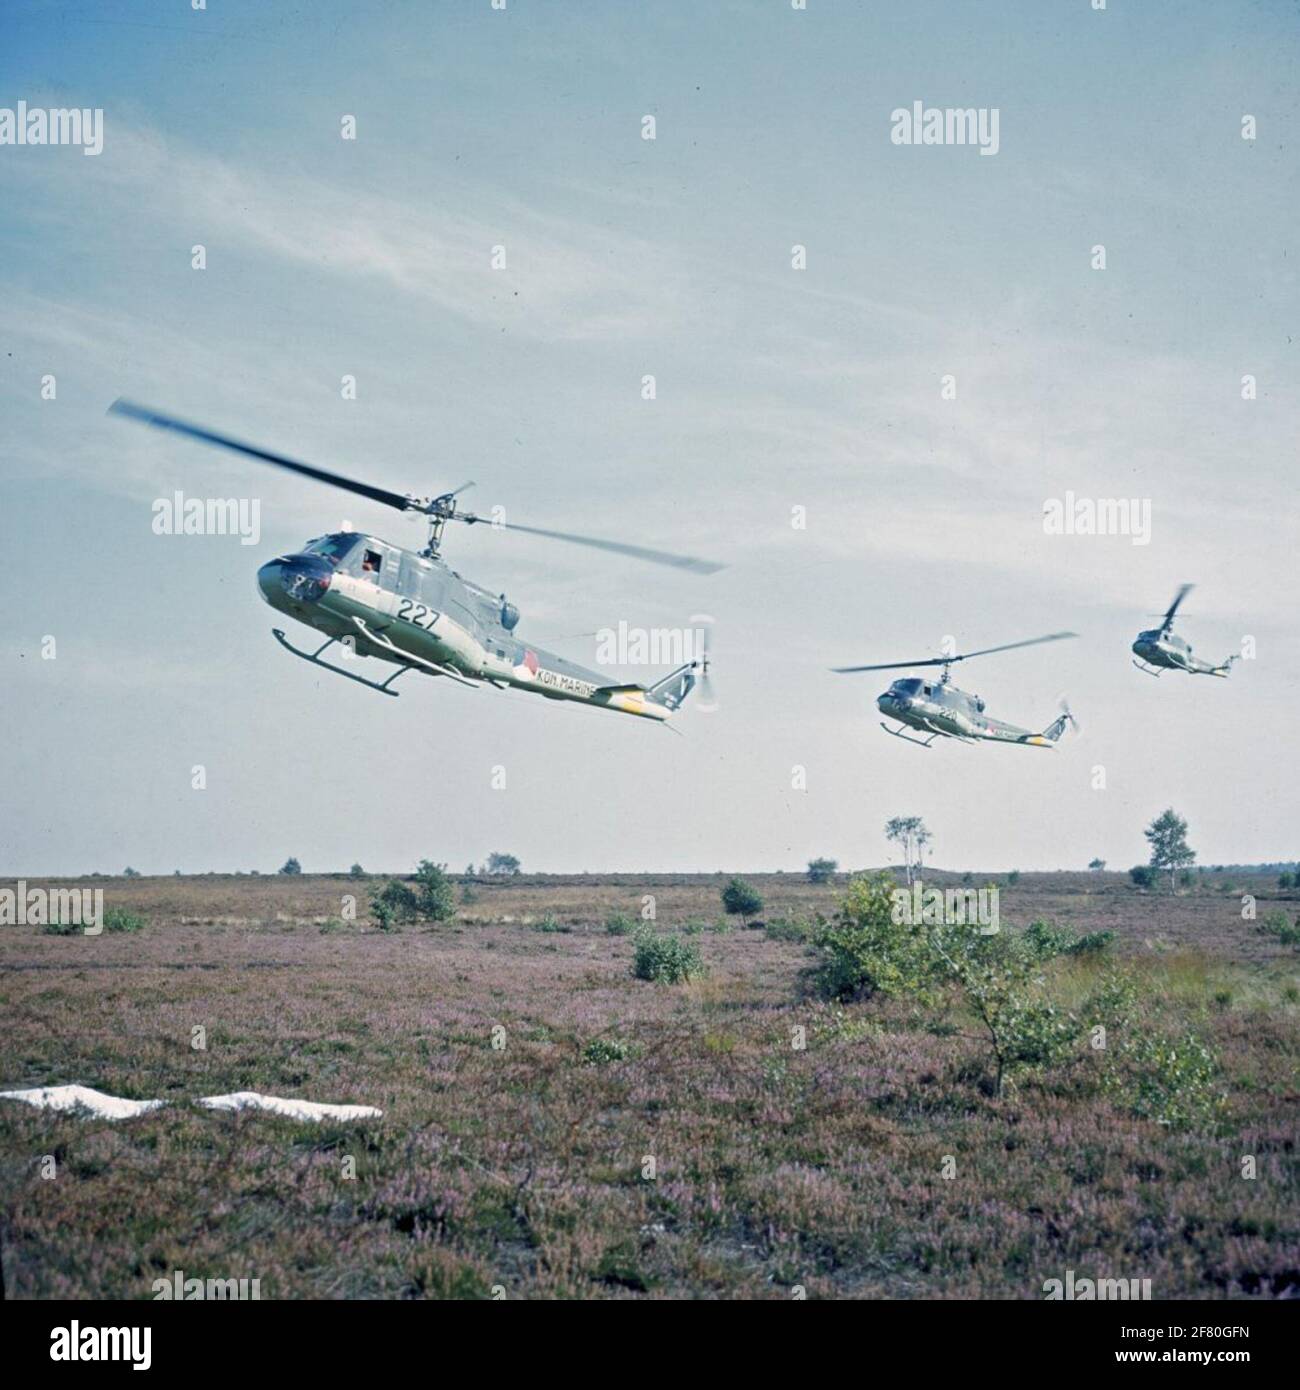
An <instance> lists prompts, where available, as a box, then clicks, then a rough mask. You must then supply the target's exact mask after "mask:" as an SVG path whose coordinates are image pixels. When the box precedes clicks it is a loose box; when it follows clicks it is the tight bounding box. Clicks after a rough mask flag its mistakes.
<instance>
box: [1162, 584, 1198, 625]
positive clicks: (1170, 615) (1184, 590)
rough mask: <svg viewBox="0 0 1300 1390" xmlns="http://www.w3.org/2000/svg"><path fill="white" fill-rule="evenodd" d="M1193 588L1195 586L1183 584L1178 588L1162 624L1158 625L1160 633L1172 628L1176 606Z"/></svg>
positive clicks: (1176, 610)
mask: <svg viewBox="0 0 1300 1390" xmlns="http://www.w3.org/2000/svg"><path fill="white" fill-rule="evenodd" d="M1195 587H1196V585H1195V584H1183V585H1181V586H1180V587H1179V590H1178V592H1177V593H1176V594H1175V595H1174V601H1173V602H1172V603H1171V604H1170V605H1169V611H1168V612H1167V613H1166V614H1165V618H1164V622H1162V623H1161V624H1160V630H1161V632H1168V631H1169V629H1170V628H1171V627H1172V626H1173V622H1174V614H1175V613H1177V612H1178V605H1179V604H1180V603H1182V601H1183V600H1184V599H1185V598H1186V597H1187V595H1188V594H1190V593H1191V592H1192V590H1193V589H1194V588H1195Z"/></svg>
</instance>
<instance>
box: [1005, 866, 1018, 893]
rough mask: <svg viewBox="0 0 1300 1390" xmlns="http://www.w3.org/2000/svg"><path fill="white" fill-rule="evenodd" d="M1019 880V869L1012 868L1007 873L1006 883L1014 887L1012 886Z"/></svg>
mask: <svg viewBox="0 0 1300 1390" xmlns="http://www.w3.org/2000/svg"><path fill="white" fill-rule="evenodd" d="M1019 882H1020V870H1019V869H1012V870H1011V872H1010V873H1009V874H1008V875H1007V884H1008V885H1009V886H1010V887H1012V888H1014V887H1015V886H1016V884H1017V883H1019Z"/></svg>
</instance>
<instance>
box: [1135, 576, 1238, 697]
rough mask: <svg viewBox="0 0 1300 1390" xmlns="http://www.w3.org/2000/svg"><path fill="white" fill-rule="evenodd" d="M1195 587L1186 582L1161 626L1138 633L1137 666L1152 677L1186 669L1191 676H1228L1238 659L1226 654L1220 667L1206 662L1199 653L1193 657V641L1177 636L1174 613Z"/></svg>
mask: <svg viewBox="0 0 1300 1390" xmlns="http://www.w3.org/2000/svg"><path fill="white" fill-rule="evenodd" d="M1195 587H1196V586H1195V585H1194V584H1184V585H1183V586H1182V587H1181V588H1180V589H1179V590H1178V592H1177V593H1176V594H1175V595H1174V601H1173V602H1172V603H1171V604H1170V605H1169V611H1168V612H1167V613H1166V614H1165V616H1164V621H1163V622H1162V623H1161V624H1160V626H1159V627H1153V628H1149V629H1148V630H1147V631H1146V632H1139V633H1138V635H1137V641H1136V642H1134V643H1133V651H1134V654H1135V655H1136V656H1138V657H1139V658H1140V659H1139V660H1137V661H1135V662H1134V663H1133V665H1134V666H1136V667H1137V668H1138V670H1139V671H1144V672H1145V673H1146V674H1147V675H1148V676H1159V675H1162V674H1163V673H1164V672H1165V671H1186V672H1187V674H1188V675H1189V676H1227V674H1228V672H1229V671H1231V670H1232V663H1233V662H1234V661H1236V660H1237V658H1236V657H1235V656H1230V657H1226V658H1225V659H1224V660H1223V661H1222V662H1220V663H1219V665H1217V666H1216V665H1215V664H1214V663H1213V662H1211V661H1202V660H1201V658H1200V657H1199V656H1193V655H1192V646H1191V643H1190V642H1186V641H1184V640H1183V638H1181V637H1177V636H1175V635H1174V632H1173V626H1174V614H1175V613H1177V612H1178V605H1179V604H1180V603H1182V601H1183V600H1184V599H1185V598H1186V597H1187V595H1188V594H1190V593H1191V591H1192V590H1193V589H1194V588H1195ZM1153 668H1156V669H1153Z"/></svg>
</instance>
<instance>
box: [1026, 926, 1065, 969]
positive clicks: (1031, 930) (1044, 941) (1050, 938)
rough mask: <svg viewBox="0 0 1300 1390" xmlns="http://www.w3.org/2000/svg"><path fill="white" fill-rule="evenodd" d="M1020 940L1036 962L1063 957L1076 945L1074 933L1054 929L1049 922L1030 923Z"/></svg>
mask: <svg viewBox="0 0 1300 1390" xmlns="http://www.w3.org/2000/svg"><path fill="white" fill-rule="evenodd" d="M1020 939H1021V941H1022V942H1023V943H1024V947H1025V949H1026V950H1027V951H1028V952H1029V954H1030V955H1031V956H1033V958H1034V959H1035V960H1051V959H1052V958H1053V957H1054V956H1063V955H1064V954H1065V953H1066V952H1067V951H1068V950H1069V949H1070V948H1071V947H1072V946H1073V945H1074V944H1075V935H1074V933H1073V932H1071V931H1067V930H1066V929H1065V928H1064V927H1053V926H1051V925H1050V924H1049V923H1047V922H1030V924H1029V925H1028V926H1027V927H1026V928H1025V929H1024V931H1023V932H1021V934H1020Z"/></svg>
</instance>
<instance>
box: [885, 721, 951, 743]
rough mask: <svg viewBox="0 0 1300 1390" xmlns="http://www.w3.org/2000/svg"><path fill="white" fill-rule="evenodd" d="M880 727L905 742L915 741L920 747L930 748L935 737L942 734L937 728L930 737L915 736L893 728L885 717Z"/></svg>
mask: <svg viewBox="0 0 1300 1390" xmlns="http://www.w3.org/2000/svg"><path fill="white" fill-rule="evenodd" d="M880 727H881V728H882V729H883V730H884V731H885V732H886V733H887V734H892V735H893V736H894V738H901V739H902V740H903V742H904V743H913V744H915V745H916V746H917V747H918V748H928V747H929V746H930V745H931V744H932V743H933V742H934V741H935V739H937V738H939V737H940V736H941V735H940V734H939V731H938V730H937V729H936V730H935V732H934V733H932V734H931V735H930V737H929V738H913V737H912V736H911V735H910V734H905V733H902V732H900V730H899V729H891V728H890V727H889V725H888V724H886V723H885V722H884V720H883V719H882V720H881V722H880Z"/></svg>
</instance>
